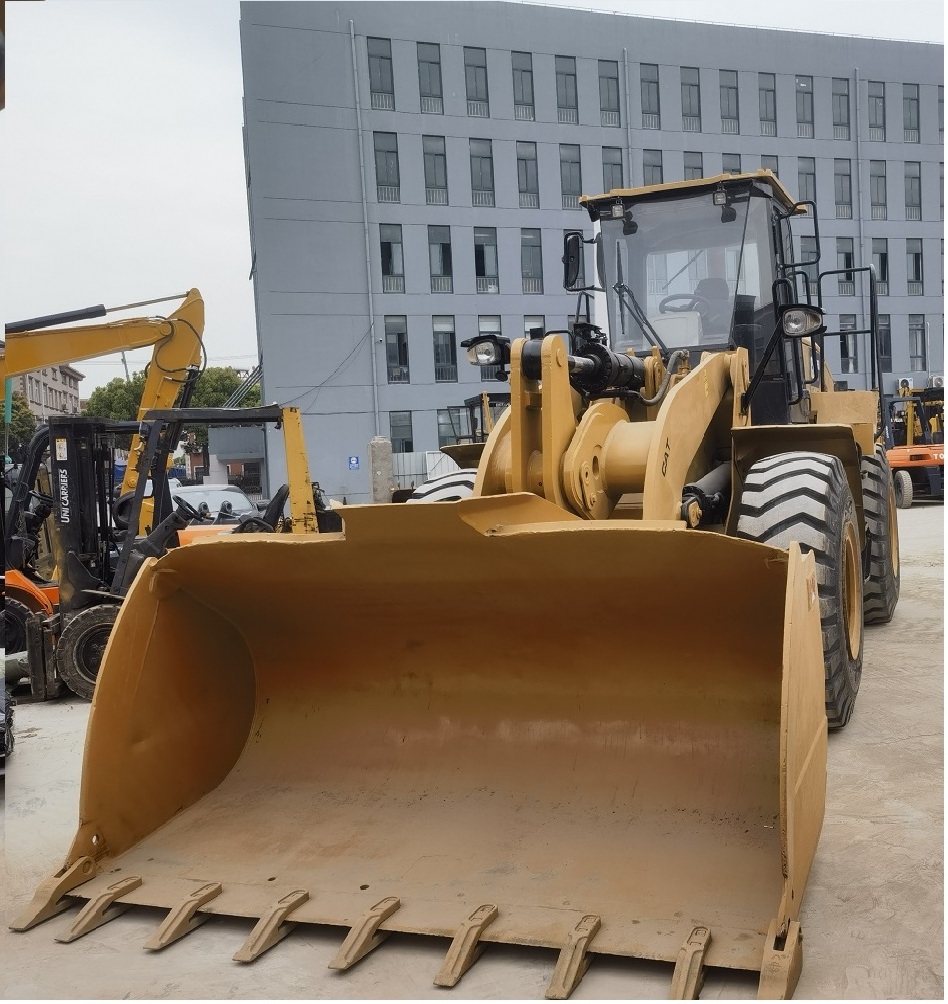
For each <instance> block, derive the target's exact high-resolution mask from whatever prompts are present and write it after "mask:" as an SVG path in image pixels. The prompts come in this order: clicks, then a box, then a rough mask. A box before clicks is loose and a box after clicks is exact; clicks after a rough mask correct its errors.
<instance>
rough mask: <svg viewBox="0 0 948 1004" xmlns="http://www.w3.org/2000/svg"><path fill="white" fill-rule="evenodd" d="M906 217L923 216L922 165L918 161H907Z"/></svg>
mask: <svg viewBox="0 0 948 1004" xmlns="http://www.w3.org/2000/svg"><path fill="white" fill-rule="evenodd" d="M905 218H906V219H907V220H920V219H921V218H922V165H921V164H920V163H918V162H917V161H906V162H905Z"/></svg>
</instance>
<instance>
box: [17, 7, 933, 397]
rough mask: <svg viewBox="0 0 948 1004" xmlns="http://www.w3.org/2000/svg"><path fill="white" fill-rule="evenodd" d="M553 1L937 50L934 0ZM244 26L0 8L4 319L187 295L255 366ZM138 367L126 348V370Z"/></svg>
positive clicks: (176, 16) (219, 341) (191, 14)
mask: <svg viewBox="0 0 948 1004" xmlns="http://www.w3.org/2000/svg"><path fill="white" fill-rule="evenodd" d="M302 2H311V0H302ZM432 2H436V0H432ZM557 6H565V7H583V8H589V9H598V10H610V11H620V12H624V13H631V14H642V15H647V16H651V17H668V18H678V19H682V20H701V21H714V22H728V23H732V24H744V25H757V26H761V27H781V28H792V29H796V30H800V29H804V30H812V31H826V32H835V33H840V34H854V35H871V36H875V37H879V38H902V39H909V40H913V41H927V42H939V43H943V41H944V14H943V9H942V4H941V3H938V2H930V0H902V2H899V3H893V2H891V0H820V2H813V0H795V2H790V3H781V4H774V3H762V2H760V0H753V2H740V0H737V2H735V0H729V2H728V3H727V4H722V3H719V2H711V0H625V2H612V3H609V2H607V0H599V2H588V3H584V2H580V0H577V2H571V3H559V4H557ZM239 18H240V9H239V3H238V0H44V2H42V3H32V2H24V0H14V2H10V3H7V25H6V28H7V30H6V84H7V87H6V110H4V111H2V112H0V151H2V152H0V156H2V158H3V161H2V166H3V177H4V184H3V186H2V192H3V196H2V198H3V209H2V212H3V218H2V224H3V226H2V234H3V240H2V245H0V269H2V275H3V284H2V297H3V298H2V301H0V303H2V313H3V317H4V319H5V320H16V319H20V318H24V317H32V316H35V315H37V314H45V313H53V312H56V311H60V310H69V309H73V308H76V307H82V306H88V305H90V304H94V303H105V304H106V306H111V305H115V304H121V303H127V302H130V301H135V300H144V299H146V298H149V297H159V296H167V295H169V294H172V293H179V292H182V293H183V292H184V291H186V290H187V289H189V288H190V287H191V286H197V287H198V288H200V290H201V292H202V293H203V294H204V298H205V302H206V305H207V326H206V329H205V342H206V345H207V348H208V355H209V358H210V364H211V365H218V366H221V365H235V366H239V367H250V366H252V365H254V363H255V362H256V334H255V326H254V305H253V292H252V286H251V283H250V281H249V279H248V275H249V272H250V244H249V238H248V226H247V201H246V194H245V188H244V162H243V145H242V140H241V126H242V123H243V114H242V107H241V99H242V93H243V87H242V82H241V70H240V41H239V33H238V23H239ZM159 309H160V308H156V311H158V310H159ZM149 357H150V352H147V351H139V352H135V353H131V354H130V355H129V365H130V367H131V369H132V370H135V369H141V368H142V367H143V366H144V364H145V363H146V362H147V360H148V359H149ZM79 369H80V370H81V371H82V372H84V373H85V374H86V377H87V378H86V380H84V381H83V382H82V384H81V393H82V395H83V396H84V397H87V396H88V395H89V393H90V392H91V391H92V389H94V388H95V387H96V386H99V385H101V384H104V383H107V382H108V381H109V380H110V379H112V378H113V377H115V376H121V375H122V373H123V371H122V367H121V363H120V361H119V359H118V357H109V358H107V359H99V360H87V361H85V362H83V363H82V364H81V365H80V366H79Z"/></svg>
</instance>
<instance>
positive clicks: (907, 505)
mask: <svg viewBox="0 0 948 1004" xmlns="http://www.w3.org/2000/svg"><path fill="white" fill-rule="evenodd" d="M892 480H893V481H894V482H895V504H896V506H897V507H898V508H899V509H911V508H912V499H913V498H914V496H915V488H914V487H913V485H912V475H911V474H909V472H908V471H905V470H900V471H894V472H893V475H892Z"/></svg>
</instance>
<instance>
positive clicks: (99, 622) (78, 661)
mask: <svg viewBox="0 0 948 1004" xmlns="http://www.w3.org/2000/svg"><path fill="white" fill-rule="evenodd" d="M118 612H119V608H118V604H115V603H102V604H100V605H98V606H95V607H87V608H86V609H85V610H80V611H79V612H78V613H76V614H75V615H74V616H73V617H71V618H70V620H69V622H68V623H67V624H66V626H65V627H64V628H63V631H62V634H61V635H60V636H59V641H58V642H57V644H56V662H57V663H58V666H59V675H60V676H61V677H62V679H63V681H64V682H65V684H66V686H67V687H69V689H70V690H71V691H72V692H73V693H74V694H78V695H79V697H82V698H84V699H85V700H87V701H91V700H92V695H93V693H94V692H95V681H96V678H97V677H98V675H99V666H100V665H101V663H102V655H103V653H104V652H105V646H106V644H107V643H108V640H109V635H110V634H111V633H112V625H113V624H114V623H115V618H116V617H118Z"/></svg>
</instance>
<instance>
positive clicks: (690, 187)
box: [579, 168, 803, 212]
mask: <svg viewBox="0 0 948 1004" xmlns="http://www.w3.org/2000/svg"><path fill="white" fill-rule="evenodd" d="M748 181H755V182H758V183H762V184H765V185H769V186H770V190H771V192H772V193H773V197H774V200H775V201H776V202H777V204H778V205H779V206H780V208H781V209H782V210H783V211H784V212H790V211H791V210H792V209H793V208H794V207H795V206H796V200H795V199H794V198H793V196H792V195H791V194H790V193H789V192H788V191H787V189H786V188H784V186H783V183H782V182H781V181H780V179H779V178H778V177H777V176H776V175H775V174H774V173H773V171H770V170H767V169H763V168H762V169H761V170H759V171H753V172H749V173H747V174H715V175H714V176H713V177H710V178H695V179H693V180H691V181H669V182H666V183H664V184H661V185H644V186H643V187H641V188H613V189H612V190H611V191H609V192H605V193H604V194H603V195H582V196H580V199H579V202H580V205H583V206H585V207H586V208H587V209H592V207H595V208H597V209H598V208H599V207H598V204H600V203H604V202H615V201H616V200H617V199H635V200H639V201H641V200H648V199H649V198H650V197H653V196H654V197H656V198H657V199H658V198H661V197H662V196H664V195H667V194H670V193H674V192H689V191H695V192H701V191H710V190H712V189H715V188H717V187H718V186H719V185H724V186H725V187H726V188H727V187H730V186H732V185H735V184H738V183H740V182H748ZM802 211H803V210H801V212H802Z"/></svg>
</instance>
